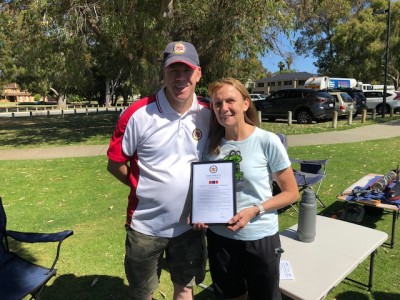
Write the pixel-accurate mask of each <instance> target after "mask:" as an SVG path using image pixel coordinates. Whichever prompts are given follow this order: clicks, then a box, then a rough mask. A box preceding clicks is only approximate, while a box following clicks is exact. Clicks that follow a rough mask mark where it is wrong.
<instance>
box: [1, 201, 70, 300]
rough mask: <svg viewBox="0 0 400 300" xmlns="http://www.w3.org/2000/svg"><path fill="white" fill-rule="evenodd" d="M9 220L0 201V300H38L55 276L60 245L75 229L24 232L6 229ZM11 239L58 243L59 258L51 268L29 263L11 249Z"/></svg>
mask: <svg viewBox="0 0 400 300" xmlns="http://www.w3.org/2000/svg"><path fill="white" fill-rule="evenodd" d="M6 224H7V217H6V213H5V211H4V207H3V203H2V200H1V198H0V299H1V300H18V299H22V298H24V297H25V296H27V295H31V298H30V299H39V297H40V293H41V292H42V290H43V287H44V286H45V285H46V283H47V282H48V281H49V280H50V279H51V278H52V277H53V276H55V275H56V269H55V265H56V263H57V261H58V257H59V255H60V248H61V243H62V241H63V240H65V239H66V238H67V237H69V236H71V235H72V234H73V231H72V230H65V231H63V232H57V233H24V232H18V231H12V230H7V229H6ZM9 238H12V239H14V240H16V241H19V242H25V243H47V242H58V247H57V252H56V257H55V259H54V261H53V264H52V266H51V267H50V268H47V267H43V266H39V265H37V264H34V263H33V262H30V261H28V260H26V259H24V258H22V257H20V256H19V255H18V254H16V253H13V252H11V251H10V249H9V245H8V240H9Z"/></svg>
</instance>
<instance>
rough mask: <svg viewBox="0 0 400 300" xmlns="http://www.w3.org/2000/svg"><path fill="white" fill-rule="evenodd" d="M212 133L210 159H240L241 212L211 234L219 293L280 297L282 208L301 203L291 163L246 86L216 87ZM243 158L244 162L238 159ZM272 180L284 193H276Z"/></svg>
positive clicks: (223, 83) (224, 83)
mask: <svg viewBox="0 0 400 300" xmlns="http://www.w3.org/2000/svg"><path fill="white" fill-rule="evenodd" d="M208 92H209V95H210V96H211V100H212V101H211V109H212V112H213V113H212V115H211V134H210V145H209V149H208V154H207V155H206V160H223V159H227V157H232V156H234V157H235V161H236V164H237V165H236V168H235V170H236V174H235V175H236V176H235V177H236V201H237V211H238V213H237V214H236V215H235V216H234V217H233V218H232V219H230V220H229V222H228V225H227V226H216V225H210V226H207V225H206V224H203V223H197V224H195V225H194V228H195V229H203V228H209V230H208V231H207V241H208V252H209V264H210V271H211V277H212V279H213V284H214V289H215V291H216V294H217V295H219V296H222V297H223V298H224V299H247V297H249V298H250V299H257V300H258V299H262V300H264V299H280V298H281V294H280V290H279V260H280V239H279V233H278V227H279V226H278V214H277V209H279V208H282V207H285V206H287V205H289V204H291V203H293V202H295V201H296V200H297V198H298V197H299V192H298V188H297V184H296V181H295V178H294V175H293V171H292V169H291V167H290V160H289V158H288V155H287V153H286V150H285V148H284V146H283V145H282V143H281V141H280V140H279V138H278V136H277V135H275V134H273V133H271V132H268V131H264V130H262V129H260V128H259V127H257V126H258V124H259V121H258V116H257V111H256V110H255V107H254V104H253V103H252V101H251V100H250V95H249V93H248V92H247V90H246V88H245V87H244V85H243V84H242V83H241V82H240V81H238V80H236V79H233V78H225V79H221V80H218V81H216V82H214V83H212V84H211V85H210V86H209V89H208ZM238 158H239V159H238ZM272 180H275V181H276V182H277V183H278V185H279V187H280V189H281V193H279V194H278V195H275V196H273V195H272Z"/></svg>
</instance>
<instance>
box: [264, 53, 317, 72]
mask: <svg viewBox="0 0 400 300" xmlns="http://www.w3.org/2000/svg"><path fill="white" fill-rule="evenodd" d="M261 61H262V63H263V66H264V67H265V68H267V70H268V71H270V72H272V73H274V72H277V71H279V68H278V64H279V62H280V61H283V62H284V60H283V59H282V57H280V56H279V55H275V54H267V55H266V56H264V57H262V58H261ZM313 62H315V58H314V57H304V56H294V58H293V64H292V66H291V69H294V70H296V71H298V72H309V73H315V74H317V73H318V72H317V68H316V67H315V66H314V64H313Z"/></svg>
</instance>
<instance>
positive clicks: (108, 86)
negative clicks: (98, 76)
mask: <svg viewBox="0 0 400 300" xmlns="http://www.w3.org/2000/svg"><path fill="white" fill-rule="evenodd" d="M111 96H112V95H111V80H109V79H106V101H105V103H104V105H105V106H106V107H109V106H111Z"/></svg>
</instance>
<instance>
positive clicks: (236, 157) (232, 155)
mask: <svg viewBox="0 0 400 300" xmlns="http://www.w3.org/2000/svg"><path fill="white" fill-rule="evenodd" d="M224 160H230V161H233V162H234V163H235V180H236V181H239V180H240V179H242V178H243V172H242V171H240V162H241V161H242V154H241V153H240V151H239V150H231V151H230V152H229V154H228V155H227V156H225V157H224Z"/></svg>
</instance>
